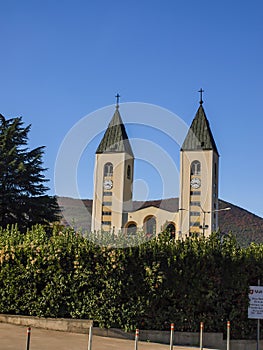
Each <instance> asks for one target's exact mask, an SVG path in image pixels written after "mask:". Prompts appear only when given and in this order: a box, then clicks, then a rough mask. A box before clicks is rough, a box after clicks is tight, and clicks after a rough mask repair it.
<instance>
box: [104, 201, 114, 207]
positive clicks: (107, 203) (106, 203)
mask: <svg viewBox="0 0 263 350" xmlns="http://www.w3.org/2000/svg"><path fill="white" fill-rule="evenodd" d="M102 205H105V206H109V207H110V206H111V205H112V202H102Z"/></svg>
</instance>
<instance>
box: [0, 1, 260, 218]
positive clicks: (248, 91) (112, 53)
mask: <svg viewBox="0 0 263 350" xmlns="http://www.w3.org/2000/svg"><path fill="white" fill-rule="evenodd" d="M262 16H263V4H262V1H260V0H256V1H253V0H252V1H249V2H248V1H236V0H232V1H226V0H223V1H220V2H219V1H211V0H202V1H196V0H189V1H187V0H186V1H177V0H162V1H161V0H158V1H157V0H142V1H138V0H137V1H134V0H133V1H129V0H126V1H119V0H116V1H108V0H96V1H78V0H77V1H67V0H65V1H50V0H45V1H40V0H34V1H33V0H32V1H27V0H25V1H14V0H10V1H1V2H0V20H1V29H0V45H1V58H0V69H1V74H0V77H1V84H0V113H2V114H3V115H4V116H5V117H7V118H8V117H14V116H19V115H22V116H23V120H24V122H25V123H26V124H32V129H31V132H30V135H29V136H30V147H36V146H40V145H45V146H46V153H45V157H44V165H45V166H46V167H48V168H49V170H48V171H47V173H46V175H47V177H48V178H49V179H50V183H49V186H50V189H51V190H50V194H53V193H54V192H55V190H54V184H53V177H54V175H53V174H54V168H55V162H56V157H57V153H58V150H59V147H60V145H61V144H62V142H63V139H64V137H65V135H66V134H67V133H68V132H69V130H70V129H71V128H72V127H74V125H75V124H76V123H78V122H79V121H80V120H81V119H82V118H83V117H85V116H86V115H88V114H90V113H93V112H94V111H96V110H98V109H100V108H104V107H105V106H109V105H112V104H114V103H115V98H114V96H115V94H116V93H117V92H119V93H120V95H121V96H122V97H121V102H122V103H128V102H141V103H149V104H154V105H157V106H160V107H162V108H165V109H168V110H170V111H172V112H173V113H175V114H176V115H178V116H179V117H180V118H182V120H184V121H185V123H187V124H188V125H189V124H190V123H191V120H192V119H193V117H194V115H195V112H196V110H197V108H198V100H199V94H198V92H197V91H198V90H199V89H200V87H202V88H203V89H204V90H205V92H204V108H205V111H206V114H207V117H208V119H209V121H210V126H211V129H212V131H213V134H214V138H215V140H216V143H217V147H218V149H219V152H220V155H221V157H220V191H219V192H220V198H222V199H224V200H227V201H230V202H231V203H233V204H236V205H239V206H241V207H243V208H245V209H248V210H250V211H252V212H253V213H255V214H257V215H260V216H263V206H262V202H261V195H262V173H263V164H262V130H263V118H262V103H261V101H262V93H263V68H262V66H263V64H262V62H263V45H262V37H263V21H262ZM113 112H114V106H112V108H109V115H108V117H105V121H106V124H107V123H108V121H109V120H110V118H111V116H112V113H113ZM121 114H122V118H123V120H124V121H125V115H124V114H123V113H122V109H121ZM106 126H107V125H105V127H106ZM128 133H129V135H131V134H132V136H133V137H137V136H138V135H139V137H144V136H145V138H146V139H147V140H148V139H151V137H152V139H153V141H154V142H155V143H158V142H157V141H156V139H158V136H156V135H155V133H154V132H153V130H146V129H140V130H138V135H136V131H135V130H134V128H133V129H132V128H130V129H129V128H128ZM143 133H145V135H143ZM94 136H95V135H94ZM166 141H167V142H166ZM166 141H164V140H163V139H162V138H161V137H160V142H162V147H164V148H165V149H166V151H167V152H169V154H170V155H171V157H172V158H174V159H175V161H176V162H178V148H176V147H174V145H172V144H171V143H170V141H169V140H166ZM98 142H99V136H97V137H95V139H94V140H93V141H92V142H91V143H90V144H89V145H88V146H87V148H86V150H85V152H84V154H83V156H82V158H81V161H80V164H79V167H78V181H79V184H78V185H79V189H80V193H81V196H82V197H85V198H91V197H92V188H93V187H92V181H91V178H92V172H93V162H94V151H95V149H96V146H97V144H98ZM135 156H136V154H135ZM69 157H70V155H69ZM143 163H144V162H143V161H138V162H137V164H136V173H135V174H136V177H137V179H139V180H140V179H142V182H143V186H144V189H143V188H142V189H141V191H142V192H143V191H144V190H145V186H146V185H145V183H147V186H148V188H149V193H148V197H149V198H150V199H154V198H159V196H160V195H161V194H162V189H161V186H160V183H159V181H158V179H157V178H158V176H156V174H154V170H153V172H152V170H151V169H150V166H148V165H147V164H143ZM147 176H148V177H147ZM65 177H66V174H65ZM138 183H140V181H138ZM143 186H142V187H143ZM147 186H146V187H147ZM136 188H137V189H136ZM62 192H63V193H58V194H59V195H66V196H67V195H69V196H70V195H71V189H70V188H68V187H67V186H65V188H64V190H62ZM170 194H171V197H173V196H177V195H178V186H177V185H176V184H175V186H174V187H171V189H170ZM140 195H141V193H140V186H137V187H135V198H136V199H140Z"/></svg>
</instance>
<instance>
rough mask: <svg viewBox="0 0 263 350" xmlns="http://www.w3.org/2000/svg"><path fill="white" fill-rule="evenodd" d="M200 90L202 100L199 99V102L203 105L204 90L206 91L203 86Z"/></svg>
mask: <svg viewBox="0 0 263 350" xmlns="http://www.w3.org/2000/svg"><path fill="white" fill-rule="evenodd" d="M198 92H200V101H199V103H200V105H202V104H203V92H204V90H203V89H202V88H201V89H200V90H199V91H198Z"/></svg>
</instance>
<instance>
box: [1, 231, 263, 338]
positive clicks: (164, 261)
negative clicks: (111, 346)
mask: <svg viewBox="0 0 263 350" xmlns="http://www.w3.org/2000/svg"><path fill="white" fill-rule="evenodd" d="M93 239H94V237H93ZM101 239H102V240H104V241H100V243H103V244H107V242H108V241H110V240H109V239H111V241H112V237H107V235H106V234H105V236H104V237H103V238H101V237H100V240H101ZM119 239H121V240H122V243H123V239H124V237H121V238H119ZM133 239H134V238H133ZM136 239H137V240H138V241H137V242H136ZM140 239H141V238H140V236H138V238H135V239H134V240H135V242H133V245H134V246H133V247H127V248H114V247H113V246H112V245H111V246H110V245H109V244H108V245H106V246H102V245H97V244H96V241H95V242H92V241H91V240H90V239H87V236H85V235H82V234H78V233H75V232H74V231H73V230H72V229H62V228H61V227H55V228H54V230H53V232H52V233H50V232H49V231H45V228H44V227H43V226H36V227H34V228H33V229H32V230H30V231H28V232H27V233H26V234H22V233H20V232H19V231H18V230H17V229H16V228H15V227H12V228H10V229H7V230H0V313H10V314H23V315H34V316H45V317H72V318H88V319H94V320H96V322H98V324H99V325H100V326H101V327H119V328H122V329H125V330H133V329H135V328H136V327H139V328H140V329H142V328H145V329H159V330H162V329H169V326H170V323H171V322H174V323H175V329H176V330H177V331H198V330H199V322H200V321H203V322H204V323H205V330H206V331H211V332H222V331H224V330H225V328H226V321H227V320H230V321H231V326H232V329H231V330H232V336H233V337H234V338H249V337H255V332H256V321H254V320H248V318H247V307H248V289H249V285H256V284H257V280H258V278H261V279H262V280H263V278H262V277H263V276H262V275H263V245H255V244H251V245H250V246H249V247H247V248H241V247H239V246H238V245H237V243H236V241H235V239H234V237H232V236H231V235H227V236H224V239H223V240H222V239H221V237H220V234H213V235H211V236H210V237H209V238H191V239H190V238H188V239H186V240H185V241H176V242H175V241H174V240H171V239H170V236H169V234H167V233H163V234H161V235H160V236H159V237H158V239H152V240H149V241H148V242H144V243H142V242H141V241H140ZM115 243H116V246H118V238H116V241H115ZM128 243H130V242H128ZM128 243H127V244H128ZM136 244H137V245H136Z"/></svg>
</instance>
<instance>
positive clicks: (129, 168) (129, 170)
mask: <svg viewBox="0 0 263 350" xmlns="http://www.w3.org/2000/svg"><path fill="white" fill-rule="evenodd" d="M130 178H131V166H130V165H128V166H127V179H129V180H130Z"/></svg>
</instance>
